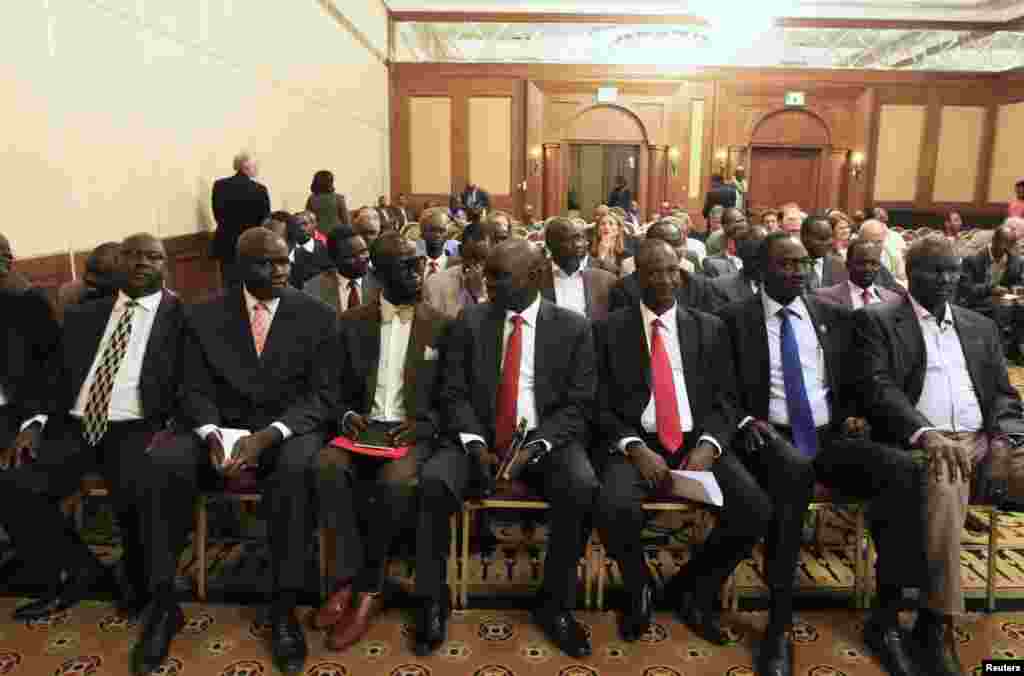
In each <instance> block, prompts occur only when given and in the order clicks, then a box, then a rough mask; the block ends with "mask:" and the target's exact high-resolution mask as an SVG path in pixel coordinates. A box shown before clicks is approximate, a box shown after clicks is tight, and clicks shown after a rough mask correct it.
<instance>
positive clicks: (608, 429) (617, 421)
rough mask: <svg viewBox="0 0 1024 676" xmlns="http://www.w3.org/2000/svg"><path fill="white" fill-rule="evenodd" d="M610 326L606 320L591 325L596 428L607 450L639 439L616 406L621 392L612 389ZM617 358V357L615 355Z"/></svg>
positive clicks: (613, 349) (611, 328)
mask: <svg viewBox="0 0 1024 676" xmlns="http://www.w3.org/2000/svg"><path fill="white" fill-rule="evenodd" d="M613 331H614V328H613V325H612V323H611V322H609V321H603V322H598V323H597V324H595V325H594V343H595V345H594V347H595V351H596V352H597V369H598V372H597V373H598V377H597V421H596V422H597V427H598V429H599V430H600V437H601V438H602V439H606V440H607V441H608V443H609V446H608V450H609V451H610V450H611V449H612V448H613V446H611V444H617V443H618V442H619V440H620V439H623V438H624V437H639V436H641V435H640V433H639V430H637V429H636V428H635V427H634V426H633V425H630V424H629V423H628V422H627V421H626V420H625V419H624V418H623V417H622V416H621V415H620V411H621V410H622V407H621V406H619V405H617V404H618V403H619V402H620V400H621V398H622V391H621V390H620V389H619V388H618V387H616V385H615V382H616V379H615V375H614V373H615V370H614V368H613V365H614V364H615V360H616V357H617V356H618V355H616V354H615V345H614V344H613V343H614V342H615V340H614V338H613V335H612V334H613ZM619 358H621V356H619Z"/></svg>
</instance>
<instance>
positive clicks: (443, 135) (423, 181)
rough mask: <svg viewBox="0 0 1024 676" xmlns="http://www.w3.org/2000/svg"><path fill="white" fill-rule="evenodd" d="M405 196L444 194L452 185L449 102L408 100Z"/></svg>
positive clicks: (442, 99) (436, 98)
mask: <svg viewBox="0 0 1024 676" xmlns="http://www.w3.org/2000/svg"><path fill="white" fill-rule="evenodd" d="M408 105H409V144H410V145H409V190H408V191H409V192H410V193H412V194H424V193H446V192H448V191H449V189H450V188H451V185H452V116H453V110H452V108H453V106H452V100H451V99H449V98H446V97H439V96H414V97H410V98H409V101H408Z"/></svg>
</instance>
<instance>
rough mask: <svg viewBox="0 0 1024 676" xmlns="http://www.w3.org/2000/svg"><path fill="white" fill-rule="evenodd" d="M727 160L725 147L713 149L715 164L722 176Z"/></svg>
mask: <svg viewBox="0 0 1024 676" xmlns="http://www.w3.org/2000/svg"><path fill="white" fill-rule="evenodd" d="M728 161H729V151H728V150H726V149H725V148H719V149H718V150H716V151H715V164H716V165H717V166H718V173H719V174H721V175H722V176H723V178H724V176H725V163H726V162H728Z"/></svg>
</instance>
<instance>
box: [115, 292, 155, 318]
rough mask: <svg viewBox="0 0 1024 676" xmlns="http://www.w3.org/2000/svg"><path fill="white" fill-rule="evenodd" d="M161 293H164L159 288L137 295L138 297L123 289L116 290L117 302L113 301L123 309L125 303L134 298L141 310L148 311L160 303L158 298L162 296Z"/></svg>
mask: <svg viewBox="0 0 1024 676" xmlns="http://www.w3.org/2000/svg"><path fill="white" fill-rule="evenodd" d="M163 294H164V292H163V289H161V290H160V291H155V292H153V293H151V294H148V295H145V296H139V297H138V298H132V297H131V296H129V295H128V294H126V293H125V292H124V291H118V292H117V302H116V303H114V306H115V307H118V308H121V309H124V307H125V305H127V304H128V303H130V302H131V301H132V300H134V301H135V302H136V303H138V307H141V308H142V309H143V310H147V311H149V312H153V311H154V310H156V308H157V306H158V305H160V299H161V298H162V297H163Z"/></svg>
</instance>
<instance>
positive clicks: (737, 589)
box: [68, 476, 999, 612]
mask: <svg viewBox="0 0 1024 676" xmlns="http://www.w3.org/2000/svg"><path fill="white" fill-rule="evenodd" d="M106 495H108V491H107V487H106V485H105V483H104V482H103V480H102V479H101V478H100V477H98V476H88V477H86V478H85V479H83V481H82V491H81V493H80V494H79V495H77V496H74V497H73V498H72V499H71V501H70V503H69V505H68V509H70V510H72V511H73V512H74V514H75V518H76V522H77V523H78V525H79V528H81V525H82V513H83V512H82V500H83V499H84V498H86V497H104V496H106ZM211 499H228V500H233V501H236V502H240V503H242V504H249V505H253V504H255V503H258V502H259V501H260V500H261V499H262V495H261V494H260V493H259V492H256V491H251V490H247V491H242V492H232V491H225V492H220V493H206V494H203V495H201V496H200V497H199V499H198V500H197V504H196V510H195V532H194V535H193V538H194V540H193V545H194V551H195V573H194V577H193V586H194V590H195V595H196V598H197V599H199V600H200V601H205V600H206V596H207V568H208V560H207V542H208V539H209V535H208V530H209V519H208V503H209V501H210V500H211ZM835 506H837V503H834V502H833V501H832V500H831V498H830V497H829V496H828V495H826V494H824V493H822V492H819V493H818V494H817V495H816V497H815V500H814V502H812V503H811V509H812V510H813V511H815V512H816V513H818V515H819V517H820V514H821V513H822V511H823V510H825V509H827V508H834V507H835ZM845 506H846V513H847V515H848V517H849V518H850V519H851V521H852V527H853V528H852V531H853V532H852V536H851V537H849V538H847V541H846V543H845V544H844V545H843V548H844V549H846V550H847V551H849V552H850V554H851V558H852V559H853V562H854V579H853V601H854V606H855V607H857V608H866V607H867V605H868V603H869V601H870V596H871V590H870V586H871V585H870V582H871V580H870V577H871V572H870V571H871V565H872V559H873V548H872V546H871V539H870V537H869V536H868V532H867V529H866V505H864V504H846V505H845ZM548 507H549V505H548V503H547V502H545V501H544V500H542V499H539V498H536V497H534V496H529V495H525V496H524V495H521V494H514V495H503V494H500V493H499V494H497V495H495V496H492V497H490V498H486V499H482V500H475V501H469V502H466V503H465V505H464V508H463V509H462V511H461V512H460V513H457V514H454V515H453V516H452V518H451V533H452V537H451V543H450V545H449V553H448V571H447V577H448V586H449V589H450V593H451V601H452V606H453V607H456V608H467V607H468V606H469V589H470V585H471V580H470V574H469V571H470V563H471V558H472V556H471V548H470V544H471V543H470V540H471V539H472V533H473V532H474V531H473V520H474V517H475V516H476V514H477V513H478V512H482V511H485V510H516V511H541V510H546V509H548ZM643 508H644V511H645V512H648V513H650V514H654V513H659V512H660V513H664V512H675V513H684V514H695V515H696V516H697V519H698V521H697V523H698V531H699V532H701V533H702V534H706V532H707V531H708V529H709V528H710V526H711V525H712V521H713V515H712V513H711V512H710V510H707V509H705V508H704V506H703V505H700V504H698V503H693V502H689V501H684V500H663V501H652V502H646V503H644V505H643ZM983 512H984V513H986V514H987V516H988V526H989V532H988V537H987V538H986V539H985V541H984V542H967V543H964V544H963V549H964V550H983V551H986V552H987V565H988V574H987V579H986V587H985V598H986V608H987V610H988V611H989V612H992V611H994V610H995V601H996V577H997V570H996V562H997V552H998V547H999V540H998V538H999V529H998V523H999V510H998V509H997V508H995V507H985V508H983ZM819 524H820V519H819ZM823 532H824V529H823V528H820V527H818V528H816V529H815V543H814V547H815V549H816V550H817V551H818V552H823V551H824V550H825V544H824V542H823V541H822V534H823ZM701 536H703V535H701ZM319 538H320V541H319V547H318V549H319V570H320V579H321V591H322V592H324V593H325V592H326V588H325V587H324V585H325V584H326V580H327V579H328V566H329V565H330V561H331V559H333V556H331V555H330V554H329V546H330V545H329V542H328V541H327V538H325V537H324V531H323V530H321V531H319ZM607 571H608V565H607V560H606V555H605V550H604V547H603V546H602V544H601V542H600V536H599V535H598V533H597V531H596V530H595V531H594V533H593V534H592V535H591V538H590V540H589V541H588V542H587V545H586V550H585V552H584V557H583V575H582V577H583V583H584V606H585V607H586V608H587V609H591V608H596V609H597V610H604V606H605V592H606V589H607V585H608V575H607ZM742 591H750V589H749V588H744V587H741V586H740V585H739V582H738V576H737V575H736V574H735V573H734V574H733V575H732V576H731V577H730V578H729V579H728V580H727V581H726V583H725V585H724V587H723V590H722V604H723V607H724V608H727V609H733V610H735V609H737V608H738V607H739V598H740V593H741V592H742Z"/></svg>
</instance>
